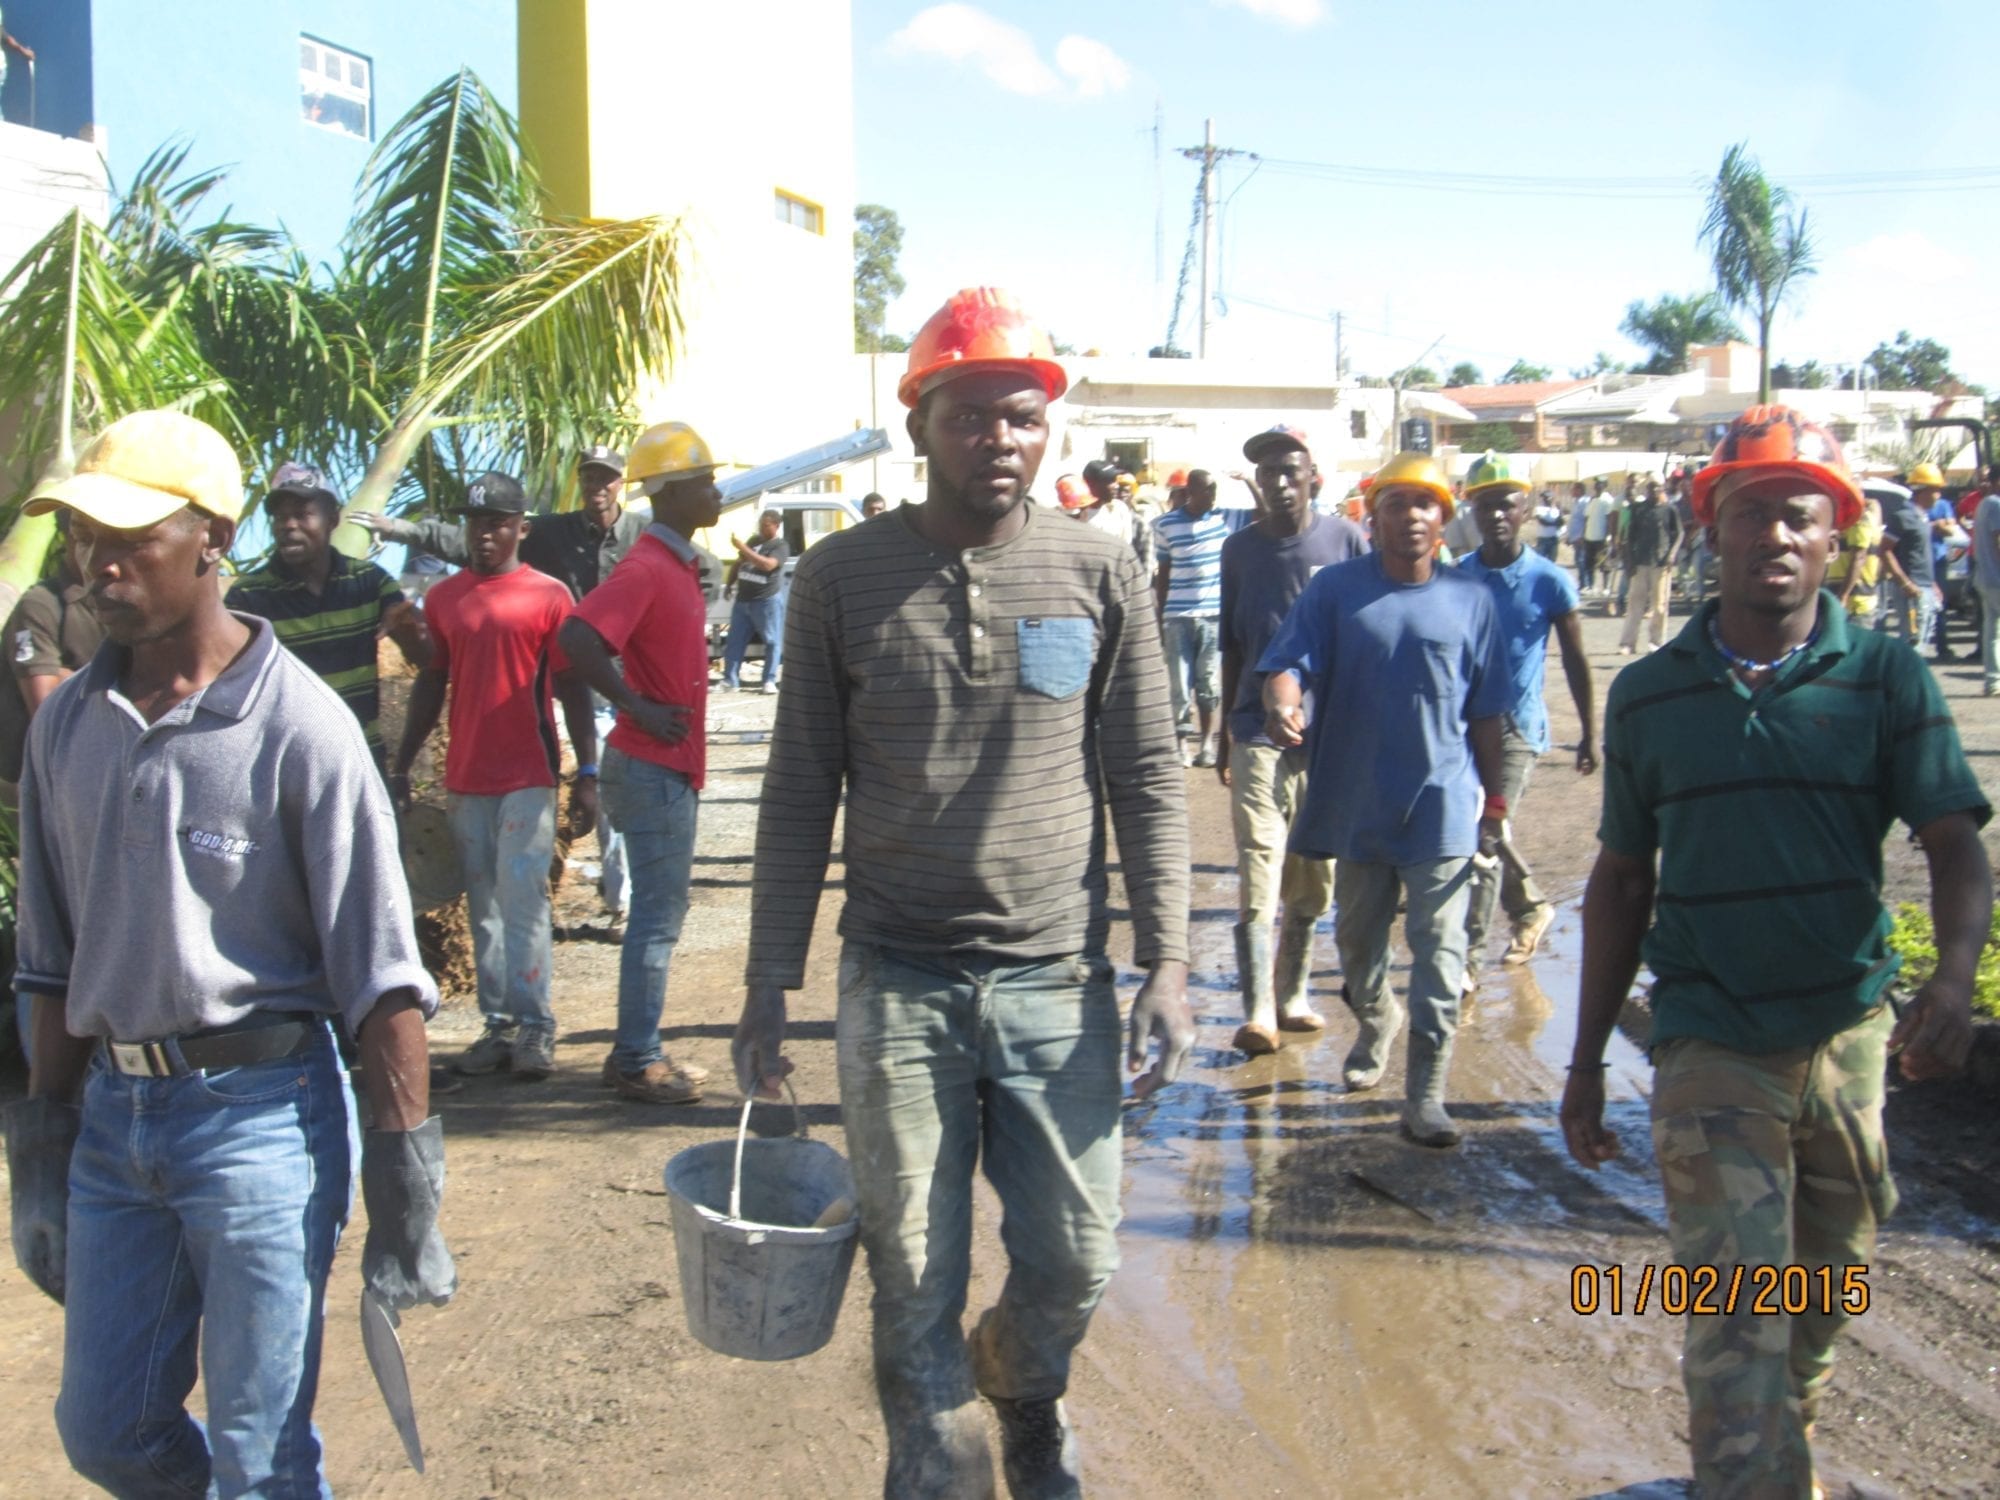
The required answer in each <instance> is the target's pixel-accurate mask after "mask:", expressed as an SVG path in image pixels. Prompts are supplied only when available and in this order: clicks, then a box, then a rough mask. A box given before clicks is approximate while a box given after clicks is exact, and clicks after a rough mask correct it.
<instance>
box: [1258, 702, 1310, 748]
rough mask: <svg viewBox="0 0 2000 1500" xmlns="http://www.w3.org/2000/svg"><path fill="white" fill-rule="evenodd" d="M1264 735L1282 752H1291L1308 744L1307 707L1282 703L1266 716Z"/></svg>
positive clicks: (1300, 704) (1301, 704)
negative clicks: (1296, 747)
mask: <svg viewBox="0 0 2000 1500" xmlns="http://www.w3.org/2000/svg"><path fill="white" fill-rule="evenodd" d="M1264 733H1266V734H1268V735H1269V736H1270V737H1271V743H1272V744H1274V745H1276V746H1277V747H1278V748H1279V749H1280V750H1290V749H1292V748H1294V747H1295V746H1298V745H1303V744H1304V743H1305V742H1306V706H1305V705H1304V704H1303V703H1280V704H1279V705H1277V707H1275V708H1273V709H1271V710H1269V711H1268V712H1267V713H1266V714H1265V715H1264Z"/></svg>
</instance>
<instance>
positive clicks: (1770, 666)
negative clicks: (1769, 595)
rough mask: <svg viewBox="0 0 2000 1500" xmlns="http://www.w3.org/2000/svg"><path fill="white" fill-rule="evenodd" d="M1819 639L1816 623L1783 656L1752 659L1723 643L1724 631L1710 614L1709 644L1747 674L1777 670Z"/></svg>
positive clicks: (1733, 665) (1734, 666)
mask: <svg viewBox="0 0 2000 1500" xmlns="http://www.w3.org/2000/svg"><path fill="white" fill-rule="evenodd" d="M1818 639H1819V626H1818V625H1814V626H1813V628H1812V634H1811V635H1809V636H1807V637H1806V638H1805V639H1804V640H1802V641H1800V642H1799V643H1798V644H1797V645H1795V646H1793V647H1792V648H1791V649H1790V650H1789V651H1787V652H1786V653H1785V654H1784V655H1783V656H1780V657H1777V658H1775V659H1773V660H1771V661H1752V660H1751V659H1750V658H1749V657H1747V656H1738V655H1737V654H1736V653H1735V652H1734V651H1731V650H1730V649H1729V648H1728V647H1727V646H1725V645H1723V644H1722V632H1721V631H1719V630H1717V629H1716V628H1715V617H1714V616H1713V615H1710V616H1709V620H1708V640H1709V644H1710V645H1712V646H1714V647H1715V649H1716V652H1717V654H1718V655H1720V656H1721V657H1722V659H1723V660H1724V661H1726V662H1728V663H1729V665H1730V666H1732V667H1733V668H1735V669H1736V670H1737V671H1739V672H1742V673H1745V674H1746V675H1749V676H1755V675H1756V674H1757V673H1759V672H1775V671H1777V670H1778V669H1779V668H1780V667H1782V666H1783V665H1784V664H1785V663H1786V662H1788V661H1790V660H1791V659H1792V658H1793V657H1795V656H1797V655H1798V654H1799V653H1800V652H1801V651H1803V650H1805V649H1806V648H1807V647H1808V646H1810V645H1812V643H1813V642H1814V641H1816V640H1818Z"/></svg>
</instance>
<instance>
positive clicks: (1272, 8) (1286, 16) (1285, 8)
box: [1214, 0, 1326, 27]
mask: <svg viewBox="0 0 2000 1500" xmlns="http://www.w3.org/2000/svg"><path fill="white" fill-rule="evenodd" d="M1214 3H1215V4H1217V5H1221V6H1233V7H1235V8H1236V9H1237V10H1247V11H1249V12H1250V14H1251V15H1253V16H1262V17H1263V18H1264V19H1265V20H1267V21H1277V22H1279V23H1280V24H1282V25H1285V26H1298V27H1306V26H1316V25H1318V24H1319V23H1320V22H1321V21H1323V20H1325V19H1326V0H1214Z"/></svg>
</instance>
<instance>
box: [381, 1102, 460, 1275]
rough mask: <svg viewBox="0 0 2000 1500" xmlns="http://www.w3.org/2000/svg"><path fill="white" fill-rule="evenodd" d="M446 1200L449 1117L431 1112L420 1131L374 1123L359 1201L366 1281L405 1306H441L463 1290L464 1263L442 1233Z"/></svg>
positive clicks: (418, 1128) (420, 1126)
mask: <svg viewBox="0 0 2000 1500" xmlns="http://www.w3.org/2000/svg"><path fill="white" fill-rule="evenodd" d="M443 1199H444V1121H443V1120H441V1119H439V1118H438V1117H437V1116H436V1115H432V1116H431V1117H430V1118H429V1119H428V1120H426V1121H424V1123H423V1124H421V1125H419V1126H418V1127H417V1128H416V1129H415V1130H371V1131H369V1132H368V1134H367V1135H366V1137H364V1138H363V1141H362V1146H361V1201H362V1202H363V1203H365V1204H367V1205H368V1238H367V1239H366V1240H365V1241H364V1242H363V1243H362V1246H361V1280H362V1283H363V1284H364V1285H365V1286H366V1287H367V1288H368V1290H369V1291H371V1292H373V1293H375V1295H376V1296H377V1297H379V1298H381V1299H382V1301H383V1302H385V1303H386V1304H387V1305H388V1306H390V1307H392V1308H395V1309H397V1310H398V1311H401V1310H402V1309H403V1308H406V1307H415V1306H416V1305H417V1304H418V1303H419V1302H428V1303H431V1304H432V1305H433V1306H439V1305H442V1304H443V1303H446V1302H449V1301H451V1294H452V1293H453V1292H455V1291H457V1290H458V1268H457V1267H455V1266H454V1265H452V1263H451V1252H450V1251H449V1250H447V1249H446V1248H445V1244H444V1236H443V1235H441V1234H439V1233H438V1227H437V1216H438V1204H439V1203H440V1202H442V1201H443Z"/></svg>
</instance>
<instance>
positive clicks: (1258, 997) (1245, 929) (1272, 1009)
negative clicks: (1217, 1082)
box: [1231, 922, 1278, 1057]
mask: <svg viewBox="0 0 2000 1500" xmlns="http://www.w3.org/2000/svg"><path fill="white" fill-rule="evenodd" d="M1236 972H1237V975H1238V983H1239V984H1241V986H1242V988H1243V1024H1242V1025H1241V1026H1239V1027H1237V1028H1236V1035H1235V1037H1234V1038H1232V1043H1231V1044H1232V1045H1233V1046H1234V1047H1235V1048H1236V1050H1237V1051H1238V1052H1247V1053H1249V1054H1250V1055H1251V1056H1252V1057H1262V1056H1264V1055H1265V1054H1266V1053H1271V1052H1276V1051H1277V1050H1278V1003H1277V1001H1275V1000H1274V999H1272V997H1271V929H1270V928H1269V927H1268V926H1267V925H1266V924H1264V923H1262V922H1251V923H1244V922H1238V923H1237V924H1236Z"/></svg>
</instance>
